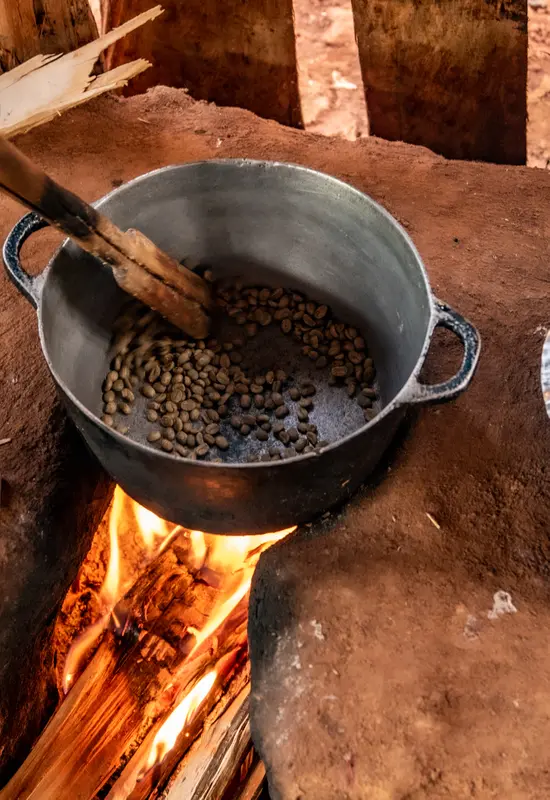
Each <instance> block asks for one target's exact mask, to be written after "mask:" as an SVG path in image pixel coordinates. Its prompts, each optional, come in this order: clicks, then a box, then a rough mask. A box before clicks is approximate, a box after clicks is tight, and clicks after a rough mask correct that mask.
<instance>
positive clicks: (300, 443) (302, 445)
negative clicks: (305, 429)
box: [294, 436, 307, 453]
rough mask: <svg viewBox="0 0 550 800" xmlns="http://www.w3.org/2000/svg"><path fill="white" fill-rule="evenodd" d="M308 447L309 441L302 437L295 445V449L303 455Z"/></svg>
mask: <svg viewBox="0 0 550 800" xmlns="http://www.w3.org/2000/svg"><path fill="white" fill-rule="evenodd" d="M306 445H307V439H306V438H305V437H304V436H301V437H300V438H299V439H298V441H297V442H296V444H295V445H294V448H295V450H296V452H297V453H302V452H303V451H304V449H305V447H306Z"/></svg>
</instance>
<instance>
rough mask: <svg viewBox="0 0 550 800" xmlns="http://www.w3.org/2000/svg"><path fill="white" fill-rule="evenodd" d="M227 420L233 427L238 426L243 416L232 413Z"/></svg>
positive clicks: (241, 422)
mask: <svg viewBox="0 0 550 800" xmlns="http://www.w3.org/2000/svg"><path fill="white" fill-rule="evenodd" d="M229 422H230V424H231V425H232V427H233V428H240V427H241V425H242V424H243V418H242V417H240V416H239V415H238V414H234V415H233V416H232V417H231V419H230V420H229Z"/></svg>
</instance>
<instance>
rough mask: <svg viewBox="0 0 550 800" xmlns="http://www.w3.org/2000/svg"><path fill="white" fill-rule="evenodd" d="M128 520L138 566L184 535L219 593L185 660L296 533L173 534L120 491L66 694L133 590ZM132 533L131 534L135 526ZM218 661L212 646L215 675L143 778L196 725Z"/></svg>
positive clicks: (162, 735) (182, 705)
mask: <svg viewBox="0 0 550 800" xmlns="http://www.w3.org/2000/svg"><path fill="white" fill-rule="evenodd" d="M129 519H130V521H131V520H132V519H133V520H134V521H135V524H136V525H137V529H138V532H139V534H140V538H141V540H142V542H143V548H144V550H145V555H144V557H143V558H142V559H141V560H140V562H139V566H141V567H144V566H145V565H146V564H148V563H150V562H151V561H152V559H153V558H155V557H156V556H158V555H159V554H160V553H161V552H162V550H164V549H165V547H166V546H167V545H168V544H169V543H170V542H171V541H172V539H173V538H174V537H176V536H179V535H181V534H182V533H184V534H185V537H186V538H187V540H188V544H189V566H190V567H191V568H192V569H194V570H201V571H203V574H204V575H205V576H206V575H207V574H209V575H210V576H211V577H212V578H214V579H215V585H216V586H217V587H218V588H219V589H220V592H219V597H220V599H219V601H218V603H217V604H216V605H215V607H214V608H213V609H212V612H211V614H210V616H209V619H208V620H207V622H206V624H205V625H204V626H203V627H202V629H200V630H198V629H196V628H191V627H189V628H188V629H187V633H189V634H192V635H193V636H194V637H195V642H194V645H193V647H192V649H191V652H190V653H189V655H188V658H187V660H188V659H189V658H190V657H191V656H192V655H193V653H194V652H195V651H196V650H197V648H199V647H200V646H201V645H202V644H203V643H204V642H206V641H207V640H209V639H212V640H214V641H215V636H216V632H217V631H218V629H219V628H220V627H221V626H222V625H223V624H224V623H225V622H226V621H227V620H228V619H229V618H230V617H231V614H232V613H233V612H234V611H235V609H236V608H237V606H238V605H239V603H241V601H242V600H243V599H244V598H245V597H246V595H247V594H248V592H249V589H250V584H251V581H252V575H253V573H254V569H255V567H256V564H257V563H258V560H259V558H260V555H261V553H262V552H263V551H264V550H266V549H267V548H268V547H269V546H270V545H272V544H274V543H275V542H276V541H279V540H280V539H282V538H284V537H285V536H287V535H288V534H289V533H291V532H292V531H294V530H295V527H293V528H287V529H286V530H284V531H278V532H276V533H266V534H263V535H262V534H260V535H255V536H217V535H213V534H206V533H203V532H202V531H184V530H183V529H182V528H181V527H175V528H171V526H170V525H169V524H168V523H166V522H165V521H164V520H161V519H160V518H159V517H157V516H156V515H155V514H154V513H153V512H151V511H148V510H147V509H145V508H142V507H141V506H140V505H138V504H137V503H136V502H134V501H133V500H131V499H130V498H129V497H128V496H127V495H125V494H124V492H123V491H122V489H120V487H118V486H117V488H116V489H115V493H114V497H113V502H112V505H111V509H110V512H109V542H110V555H109V562H108V566H107V570H106V573H105V580H104V582H103V585H102V587H101V589H100V592H99V599H100V607H101V616H100V618H99V619H98V620H96V621H95V622H94V624H93V625H91V626H90V627H89V628H87V629H86V630H85V631H84V633H82V634H81V635H80V636H79V637H78V638H77V639H76V640H75V642H74V643H73V645H72V646H71V649H70V650H69V654H68V656H67V659H66V663H65V669H64V673H63V688H64V690H65V692H67V691H68V690H69V688H70V687H71V685H72V684H73V682H74V679H75V677H76V676H77V675H78V674H79V673H80V671H81V668H82V664H83V662H84V660H85V657H86V655H87V654H88V653H89V651H90V648H92V647H93V646H94V644H95V643H96V642H97V641H98V639H99V637H100V636H101V634H102V633H103V632H104V630H105V628H106V627H107V624H108V622H109V619H110V618H111V617H113V618H114V610H115V606H116V603H117V602H118V600H119V599H120V598H121V597H122V596H123V595H124V593H125V592H126V591H127V590H128V589H129V588H130V587H129V586H128V585H126V584H125V580H124V563H123V562H124V555H123V550H124V542H122V547H121V536H123V533H124V531H125V530H126V529H128V520H129ZM131 530H132V533H133V531H134V530H135V526H134V527H133V528H131ZM134 566H135V565H134ZM126 583H127V582H126ZM115 623H116V620H115ZM216 661H217V657H216V647H215V646H213V647H212V669H210V670H209V671H208V672H207V674H206V675H204V677H202V678H201V679H200V680H199V681H198V682H197V683H196V684H195V685H194V686H192V688H191V689H190V690H189V691H188V692H187V693H186V694H185V696H184V697H183V699H181V701H180V702H179V703H178V705H177V706H176V707H175V708H174V709H173V710H172V711H171V712H170V713H169V715H168V717H167V718H166V720H165V721H164V722H163V723H162V725H161V727H160V728H159V730H158V731H157V733H156V735H155V738H154V740H153V743H152V745H151V749H150V751H149V753H148V757H147V761H146V763H145V764H144V765H143V769H144V771H145V772H147V771H149V770H150V769H152V767H154V766H155V765H156V764H159V763H160V762H161V761H162V760H163V759H164V758H165V756H166V754H167V753H168V752H169V751H170V750H171V749H172V748H173V747H174V745H175V743H176V740H177V738H178V736H179V735H180V734H181V733H182V731H184V730H185V728H186V726H188V725H189V723H190V722H191V721H192V720H193V718H194V715H195V714H196V712H197V710H198V709H199V708H200V706H201V704H202V703H203V702H204V701H205V699H206V698H207V697H208V695H209V694H210V692H211V691H212V689H213V687H214V684H215V682H216V678H217V672H216ZM143 774H144V773H143V771H142V775H143Z"/></svg>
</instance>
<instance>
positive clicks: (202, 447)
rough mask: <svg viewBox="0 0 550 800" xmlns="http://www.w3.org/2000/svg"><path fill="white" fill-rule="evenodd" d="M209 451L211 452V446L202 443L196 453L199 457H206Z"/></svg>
mask: <svg viewBox="0 0 550 800" xmlns="http://www.w3.org/2000/svg"><path fill="white" fill-rule="evenodd" d="M209 452H210V448H209V447H208V445H207V444H201V445H199V447H197V449H196V450H195V453H196V455H197V456H198V457H199V458H204V457H205V456H206V455H208V453H209Z"/></svg>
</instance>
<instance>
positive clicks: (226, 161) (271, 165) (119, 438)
mask: <svg viewBox="0 0 550 800" xmlns="http://www.w3.org/2000/svg"><path fill="white" fill-rule="evenodd" d="M204 166H212V167H215V166H224V167H226V166H232V167H236V168H238V169H241V168H258V167H261V168H264V169H270V170H271V169H276V170H291V171H295V170H298V171H300V172H304V173H308V174H311V175H314V176H321V178H323V179H324V180H325V181H329V182H330V183H332V184H334V185H336V186H339V187H341V188H342V189H343V190H345V191H346V192H352V193H353V194H355V195H356V196H357V197H358V198H359V199H360V200H361V201H362V202H365V203H366V204H367V205H369V206H371V208H373V209H374V210H376V211H377V213H379V214H381V215H382V216H383V217H384V218H385V219H386V220H387V221H388V222H389V223H390V224H391V225H393V226H394V228H395V229H396V231H397V232H398V233H399V234H400V235H401V237H402V238H403V239H404V241H405V243H406V244H407V245H408V247H409V248H410V250H411V252H412V254H413V256H414V259H415V261H416V265H417V266H418V268H419V269H420V272H421V274H422V277H423V279H424V285H425V287H426V293H427V296H428V302H429V311H430V319H429V321H428V326H427V329H426V335H425V337H424V342H423V344H422V349H421V351H420V356H419V357H418V360H417V362H416V364H415V366H414V368H413V370H412V372H411V374H410V375H409V377H408V378H407V380H406V381H405V383H404V384H403V386H402V387H401V389H400V390H399V392H398V393H397V394H396V395H395V396H394V397H393V399H392V400H391V401H390V402H389V403H388V404H387V405H385V406H384V408H382V410H381V411H380V412H379V413H378V414H377V415H376V417H374V418H373V419H372V420H370V421H369V422H367V423H366V424H365V425H362V426H361V427H359V428H357V430H355V431H353V432H352V433H349V434H347V435H346V436H344V437H343V438H341V439H337V440H336V441H335V442H331V443H330V444H328V445H327V446H326V447H323V449H322V450H317V451H315V452H313V453H304V454H302V453H297V454H296V455H295V456H293V457H292V458H288V459H284V460H283V461H278V462H273V461H259V462H251V463H248V462H229V463H221V464H218V463H215V462H211V461H193V460H192V459H189V458H185V457H182V456H175V455H172V454H171V453H165V452H164V451H163V450H157V449H155V448H153V447H151V446H149V445H146V444H142V443H141V442H136V441H135V440H134V439H130V438H129V437H128V436H124V435H122V434H121V433H118V431H116V430H114V429H113V428H110V427H109V426H108V425H105V423H104V422H102V420H101V418H100V417H99V416H96V415H95V414H94V413H93V412H92V411H90V409H89V408H88V407H87V406H85V405H84V404H83V403H82V402H81V401H80V400H79V399H78V398H77V397H76V396H75V395H74V394H73V392H72V391H71V390H70V389H69V388H68V387H67V386H65V384H64V382H63V381H62V380H61V379H60V377H59V376H58V374H57V372H56V370H55V369H54V367H53V364H52V362H51V360H50V357H49V353H48V350H47V347H46V342H45V339H44V332H43V325H42V303H43V297H44V292H43V291H41V292H40V297H39V302H38V305H37V317H38V322H39V324H38V331H39V336H40V344H41V347H42V352H43V353H44V357H45V359H46V363H47V364H48V368H49V370H50V372H51V374H52V377H53V378H54V380H55V382H56V384H57V385H58V386H59V388H60V389H61V390H62V391H63V393H64V394H65V395H66V396H67V397H68V399H69V400H70V401H71V403H72V404H73V405H74V406H76V408H78V410H79V411H80V412H81V413H82V414H84V416H85V417H87V418H88V419H89V421H90V422H92V423H94V424H95V425H97V426H99V428H100V429H101V430H103V431H104V433H107V434H108V435H109V436H111V437H112V438H113V439H114V440H115V441H116V442H118V443H119V444H120V445H122V446H124V447H127V446H128V445H131V446H132V447H137V448H138V449H139V450H140V451H142V452H144V453H154V454H155V456H159V457H161V458H163V459H166V460H168V461H170V462H172V461H177V462H178V463H182V462H184V463H186V464H189V465H190V466H196V467H200V468H203V469H205V468H208V469H213V468H216V469H231V470H241V469H273V468H280V467H284V466H285V464H288V463H290V462H295V461H298V460H300V461H305V460H306V459H318V458H320V457H321V456H325V455H326V454H328V453H330V452H331V451H332V450H335V449H336V448H337V447H340V446H341V445H343V444H345V443H346V442H348V441H350V440H352V439H354V438H355V437H357V436H359V435H361V434H363V433H364V432H365V431H366V430H370V429H371V428H374V426H375V425H376V424H377V423H378V422H380V421H381V420H382V419H384V418H386V417H388V416H389V415H390V414H391V413H393V412H394V411H395V410H396V409H398V408H400V407H404V406H407V405H409V404H410V403H409V402H408V400H409V396H410V389H411V386H413V385H414V383H415V381H416V378H417V376H418V375H419V373H420V371H421V369H422V366H423V364H424V361H425V359H426V355H427V353H428V350H429V347H430V342H431V338H432V335H433V331H434V328H435V325H436V322H437V315H436V310H435V299H434V296H433V293H432V289H431V285H430V281H429V278H428V274H427V272H426V268H425V266H424V262H423V261H422V258H421V256H420V253H419V252H418V250H417V248H416V246H415V244H414V242H413V241H412V239H411V237H410V236H409V234H408V233H407V231H406V230H405V228H404V227H403V226H402V225H401V223H400V222H398V220H397V219H395V217H394V216H393V215H392V214H390V212H389V211H387V210H386V209H385V208H384V207H383V206H381V205H380V204H379V203H377V202H376V200H373V199H372V197H370V196H369V195H367V194H365V192H362V191H361V190H360V189H356V188H355V187H354V186H352V185H351V184H350V183H346V181H343V180H341V179H340V178H336V177H334V176H333V175H329V174H327V173H326V172H321V171H320V170H316V169H312V168H311V167H304V166H302V165H300V164H293V163H291V162H286V161H269V160H262V159H249V158H213V159H204V160H202V161H189V162H184V163H182V164H170V165H168V166H165V167H160V168H158V169H155V170H152V171H151V172H146V173H144V174H143V175H139V176H138V177H136V178H133V179H132V180H130V181H128V182H127V183H124V184H122V185H121V186H117V187H116V188H115V189H113V190H112V191H110V192H109V193H108V194H106V195H104V196H103V197H101V198H100V199H99V200H96V201H95V202H93V203H91V205H92V206H93V207H94V208H97V209H101V208H102V207H103V206H104V204H106V203H107V202H108V201H109V200H110V199H111V198H112V197H114V196H115V195H118V194H120V193H121V192H123V191H125V190H126V189H128V188H129V187H134V186H136V185H139V184H140V183H142V182H145V181H147V180H148V179H149V178H151V177H153V176H156V175H160V174H162V173H164V172H170V171H173V170H178V171H179V170H186V169H196V168H197V167H204ZM70 241H71V240H70V239H65V240H64V241H63V242H62V243H61V245H60V246H59V247H58V248H57V249H56V251H55V253H54V254H53V255H52V257H51V258H50V260H49V262H48V264H47V266H46V268H45V269H44V271H43V272H42V276H41V278H42V280H43V282H44V283H45V281H46V280H47V278H48V275H49V272H50V269H51V268H52V266H53V263H54V261H55V259H56V258H57V256H58V255H59V253H60V252H61V251H62V250H63V249H64V248H65V247H66V246H67V245H68V244H70Z"/></svg>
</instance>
